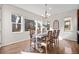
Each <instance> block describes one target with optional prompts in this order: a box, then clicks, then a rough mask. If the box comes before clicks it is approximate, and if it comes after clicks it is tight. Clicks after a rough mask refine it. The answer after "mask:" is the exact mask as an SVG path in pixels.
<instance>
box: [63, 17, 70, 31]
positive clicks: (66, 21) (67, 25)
mask: <svg viewBox="0 0 79 59" xmlns="http://www.w3.org/2000/svg"><path fill="white" fill-rule="evenodd" d="M70 30H71V17H67V18H65V19H64V31H70Z"/></svg>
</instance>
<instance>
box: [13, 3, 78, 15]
mask: <svg viewBox="0 0 79 59" xmlns="http://www.w3.org/2000/svg"><path fill="white" fill-rule="evenodd" d="M13 5H14V6H16V7H19V8H22V9H24V10H27V11H30V12H32V13H35V14H38V15H42V14H44V11H45V5H44V4H13ZM47 6H48V11H50V12H49V13H51V14H56V13H61V12H65V11H69V10H72V9H76V8H78V4H47Z"/></svg>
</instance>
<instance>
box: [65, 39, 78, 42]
mask: <svg viewBox="0 0 79 59" xmlns="http://www.w3.org/2000/svg"><path fill="white" fill-rule="evenodd" d="M64 40H68V41H73V42H77V40H70V39H64Z"/></svg>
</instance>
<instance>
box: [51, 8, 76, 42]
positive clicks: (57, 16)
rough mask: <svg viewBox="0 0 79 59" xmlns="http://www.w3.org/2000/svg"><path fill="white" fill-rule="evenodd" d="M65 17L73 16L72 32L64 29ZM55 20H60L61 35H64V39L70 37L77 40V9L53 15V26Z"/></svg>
mask: <svg viewBox="0 0 79 59" xmlns="http://www.w3.org/2000/svg"><path fill="white" fill-rule="evenodd" d="M65 17H71V18H72V20H71V26H72V29H71V31H70V32H65V31H64V18H65ZM54 20H59V26H60V36H61V37H62V39H69V40H72V41H77V35H76V32H77V10H76V9H74V10H70V11H67V12H63V13H59V14H54V15H52V16H51V18H50V24H51V27H53V21H54Z"/></svg>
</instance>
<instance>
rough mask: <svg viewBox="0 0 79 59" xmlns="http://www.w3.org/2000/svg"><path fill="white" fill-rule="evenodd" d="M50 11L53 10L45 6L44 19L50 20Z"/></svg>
mask: <svg viewBox="0 0 79 59" xmlns="http://www.w3.org/2000/svg"><path fill="white" fill-rule="evenodd" d="M50 9H51V8H48V5H47V4H45V11H44V14H43V15H42V17H43V18H44V19H47V18H49V17H50V16H51V14H50V13H49V11H50Z"/></svg>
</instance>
